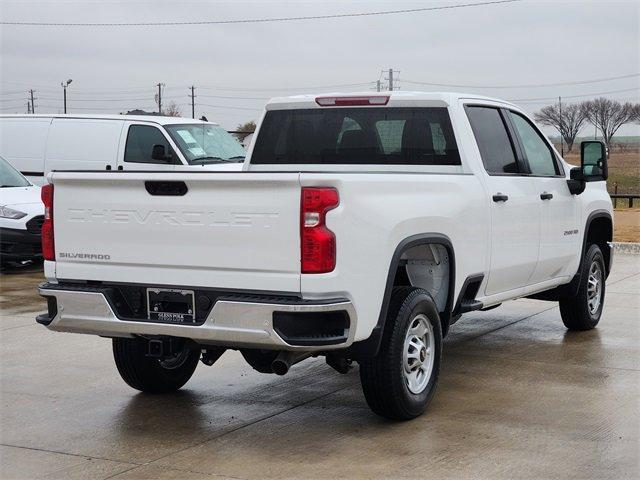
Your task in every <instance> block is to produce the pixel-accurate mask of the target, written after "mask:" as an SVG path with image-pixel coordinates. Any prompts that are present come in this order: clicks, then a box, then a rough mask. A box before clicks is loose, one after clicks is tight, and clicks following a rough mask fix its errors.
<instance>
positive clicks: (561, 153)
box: [558, 97, 564, 158]
mask: <svg viewBox="0 0 640 480" xmlns="http://www.w3.org/2000/svg"><path fill="white" fill-rule="evenodd" d="M558 105H559V107H558V108H559V110H560V112H559V115H560V156H561V157H563V158H564V138H563V137H562V125H563V124H564V122H563V121H562V97H558Z"/></svg>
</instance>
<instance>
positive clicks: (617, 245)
mask: <svg viewBox="0 0 640 480" xmlns="http://www.w3.org/2000/svg"><path fill="white" fill-rule="evenodd" d="M611 245H612V246H613V251H614V252H615V253H622V254H627V255H640V243H630V242H613V243H612V244H611Z"/></svg>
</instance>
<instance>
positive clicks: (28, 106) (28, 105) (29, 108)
mask: <svg viewBox="0 0 640 480" xmlns="http://www.w3.org/2000/svg"><path fill="white" fill-rule="evenodd" d="M27 113H31V104H30V103H29V101H28V100H27Z"/></svg>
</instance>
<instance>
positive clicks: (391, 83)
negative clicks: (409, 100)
mask: <svg viewBox="0 0 640 480" xmlns="http://www.w3.org/2000/svg"><path fill="white" fill-rule="evenodd" d="M382 73H383V74H385V73H386V74H387V77H385V80H387V81H388V83H387V86H388V88H387V90H388V91H390V92H393V90H394V89H396V90H397V89H398V88H397V86H396V85H394V82H396V83H397V78H395V79H394V77H393V75H394V74H396V76H397V74H398V73H400V72H399V71H398V70H396V71H395V72H394V71H393V68H390V69H389V70H383V71H382ZM380 88H381V89H382V86H381V87H380Z"/></svg>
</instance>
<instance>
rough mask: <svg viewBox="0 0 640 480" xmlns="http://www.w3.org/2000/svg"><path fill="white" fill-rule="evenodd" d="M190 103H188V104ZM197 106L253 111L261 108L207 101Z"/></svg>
mask: <svg viewBox="0 0 640 480" xmlns="http://www.w3.org/2000/svg"><path fill="white" fill-rule="evenodd" d="M183 105H187V104H183ZM188 105H190V104H188ZM198 106H201V107H210V108H220V109H225V108H226V109H229V110H250V111H253V112H259V111H261V110H262V109H261V108H250V107H235V106H232V105H209V104H207V103H198Z"/></svg>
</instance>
